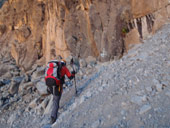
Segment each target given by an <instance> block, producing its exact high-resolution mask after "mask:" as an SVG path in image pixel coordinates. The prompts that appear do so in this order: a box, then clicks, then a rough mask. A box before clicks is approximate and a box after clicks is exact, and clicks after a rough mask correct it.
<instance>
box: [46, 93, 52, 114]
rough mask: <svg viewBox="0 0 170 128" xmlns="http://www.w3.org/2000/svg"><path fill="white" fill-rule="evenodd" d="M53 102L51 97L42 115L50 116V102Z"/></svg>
mask: <svg viewBox="0 0 170 128" xmlns="http://www.w3.org/2000/svg"><path fill="white" fill-rule="evenodd" d="M52 101H53V96H52V95H51V96H50V101H49V102H48V105H47V107H46V109H45V111H44V115H48V114H51V110H52V103H53V102H52Z"/></svg>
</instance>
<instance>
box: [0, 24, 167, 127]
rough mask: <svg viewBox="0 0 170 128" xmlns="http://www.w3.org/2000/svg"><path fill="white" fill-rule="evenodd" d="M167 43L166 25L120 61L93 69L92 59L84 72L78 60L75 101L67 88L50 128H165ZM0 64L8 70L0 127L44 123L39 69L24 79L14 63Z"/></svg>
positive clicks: (41, 70)
mask: <svg viewBox="0 0 170 128" xmlns="http://www.w3.org/2000/svg"><path fill="white" fill-rule="evenodd" d="M169 40H170V25H169V24H167V25H165V26H164V27H163V28H162V29H161V30H160V31H158V32H157V33H156V34H155V35H154V36H153V37H151V38H149V39H147V40H144V43H143V44H138V45H136V46H135V47H134V48H133V49H131V50H129V52H128V54H126V55H124V57H122V58H121V59H120V60H116V61H111V62H107V63H102V64H100V63H98V64H97V65H96V66H95V67H93V66H94V64H95V60H94V59H92V58H91V59H89V60H90V61H89V62H88V66H87V67H86V63H85V61H83V60H81V63H80V64H81V67H82V68H81V69H80V71H79V77H78V78H77V83H78V90H79V93H78V96H77V97H76V96H75V94H74V86H71V83H69V82H68V83H67V84H68V87H67V88H66V89H65V90H64V93H63V96H62V99H61V106H60V107H61V108H60V110H59V113H60V115H59V118H58V120H57V122H56V123H55V124H54V125H53V126H52V127H53V128H58V127H59V128H75V127H76V128H80V127H83V128H89V127H91V128H111V127H113V128H129V127H130V128H137V127H144V128H150V127H155V128H163V127H169V126H170V121H169V118H170V115H169V112H170V108H169V104H170V100H169V97H170V77H169V76H170V54H169V53H170V42H169ZM86 61H88V60H86ZM1 62H3V66H4V64H5V65H6V66H7V67H8V66H9V68H10V73H9V72H8V73H7V74H1V87H0V91H1V93H0V94H1V104H0V105H1V107H0V110H1V111H0V125H1V127H2V128H7V127H11V128H16V127H18V128H22V127H25V128H30V127H32V128H39V127H42V126H43V125H44V124H46V123H48V121H49V115H48V114H49V112H50V104H51V101H50V98H51V97H50V96H43V94H45V93H46V92H45V86H44V83H43V78H42V77H43V73H44V67H37V66H34V68H33V69H32V70H30V71H29V72H27V74H25V73H22V71H21V70H20V69H19V68H18V67H17V66H15V61H10V60H7V59H5V60H1ZM83 67H84V68H83ZM85 67H86V68H85ZM2 69H3V68H2V67H1V70H2ZM10 77H12V79H10V80H9V79H8V78H10ZM2 78H3V79H2ZM17 88H18V89H17ZM8 91H9V92H8ZM16 91H18V93H17V92H16Z"/></svg>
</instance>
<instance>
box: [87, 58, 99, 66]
mask: <svg viewBox="0 0 170 128" xmlns="http://www.w3.org/2000/svg"><path fill="white" fill-rule="evenodd" d="M86 62H87V64H88V65H90V66H94V65H96V64H97V60H96V58H95V57H93V56H88V57H87V58H86Z"/></svg>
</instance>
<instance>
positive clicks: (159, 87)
mask: <svg viewBox="0 0 170 128" xmlns="http://www.w3.org/2000/svg"><path fill="white" fill-rule="evenodd" d="M153 82H154V85H155V87H156V90H157V91H158V92H161V91H162V84H161V83H160V82H159V81H158V80H156V79H154V80H153Z"/></svg>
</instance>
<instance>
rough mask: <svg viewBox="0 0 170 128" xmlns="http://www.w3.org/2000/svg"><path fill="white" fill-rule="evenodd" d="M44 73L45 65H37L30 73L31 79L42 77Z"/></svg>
mask: <svg viewBox="0 0 170 128" xmlns="http://www.w3.org/2000/svg"><path fill="white" fill-rule="evenodd" d="M44 75H45V67H38V68H37V69H36V71H35V72H34V73H33V75H32V80H35V79H39V78H42V77H44Z"/></svg>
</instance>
